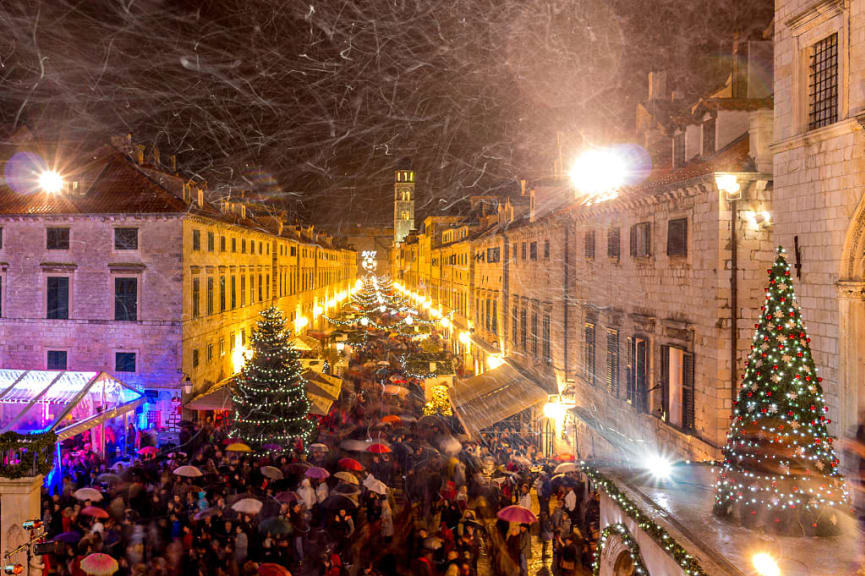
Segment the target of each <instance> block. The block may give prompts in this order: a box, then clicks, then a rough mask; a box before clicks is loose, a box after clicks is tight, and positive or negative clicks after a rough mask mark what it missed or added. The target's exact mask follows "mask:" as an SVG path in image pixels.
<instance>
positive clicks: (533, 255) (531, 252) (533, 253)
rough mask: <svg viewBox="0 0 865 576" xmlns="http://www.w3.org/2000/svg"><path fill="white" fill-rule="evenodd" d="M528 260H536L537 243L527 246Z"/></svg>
mask: <svg viewBox="0 0 865 576" xmlns="http://www.w3.org/2000/svg"><path fill="white" fill-rule="evenodd" d="M529 259H530V260H537V259H538V243H537V242H532V243H531V244H529Z"/></svg>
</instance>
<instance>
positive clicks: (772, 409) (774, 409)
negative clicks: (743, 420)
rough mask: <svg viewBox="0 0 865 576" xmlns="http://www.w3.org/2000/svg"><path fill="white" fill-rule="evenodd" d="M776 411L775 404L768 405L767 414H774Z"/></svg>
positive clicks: (776, 406)
mask: <svg viewBox="0 0 865 576" xmlns="http://www.w3.org/2000/svg"><path fill="white" fill-rule="evenodd" d="M777 411H778V405H777V404H769V414H774V413H775V412H777Z"/></svg>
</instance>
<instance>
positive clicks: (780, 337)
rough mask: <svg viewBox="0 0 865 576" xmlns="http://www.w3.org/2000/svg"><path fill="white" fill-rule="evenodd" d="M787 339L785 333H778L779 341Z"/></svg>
mask: <svg viewBox="0 0 865 576" xmlns="http://www.w3.org/2000/svg"><path fill="white" fill-rule="evenodd" d="M786 341H787V337H786V336H784V335H783V334H778V342H786Z"/></svg>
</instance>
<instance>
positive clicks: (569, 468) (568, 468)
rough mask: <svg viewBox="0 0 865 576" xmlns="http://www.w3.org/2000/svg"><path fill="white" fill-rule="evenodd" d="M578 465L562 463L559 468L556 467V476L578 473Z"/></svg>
mask: <svg viewBox="0 0 865 576" xmlns="http://www.w3.org/2000/svg"><path fill="white" fill-rule="evenodd" d="M576 471H577V465H576V463H575V462H562V463H561V464H559V465H558V466H556V470H555V473H556V474H566V473H568V472H576Z"/></svg>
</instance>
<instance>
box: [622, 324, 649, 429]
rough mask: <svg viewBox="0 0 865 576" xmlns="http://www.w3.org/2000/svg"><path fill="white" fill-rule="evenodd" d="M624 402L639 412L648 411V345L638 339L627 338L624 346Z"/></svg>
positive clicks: (641, 339) (643, 340)
mask: <svg viewBox="0 0 865 576" xmlns="http://www.w3.org/2000/svg"><path fill="white" fill-rule="evenodd" d="M625 352H626V354H625V400H626V401H627V402H628V403H629V404H631V405H632V406H634V408H636V409H637V410H638V411H640V412H646V411H647V409H648V405H649V403H648V382H649V379H648V376H649V371H648V366H649V358H648V345H647V343H646V340H645V339H643V338H640V337H636V336H635V337H633V338H628V340H627V342H626V346H625Z"/></svg>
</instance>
